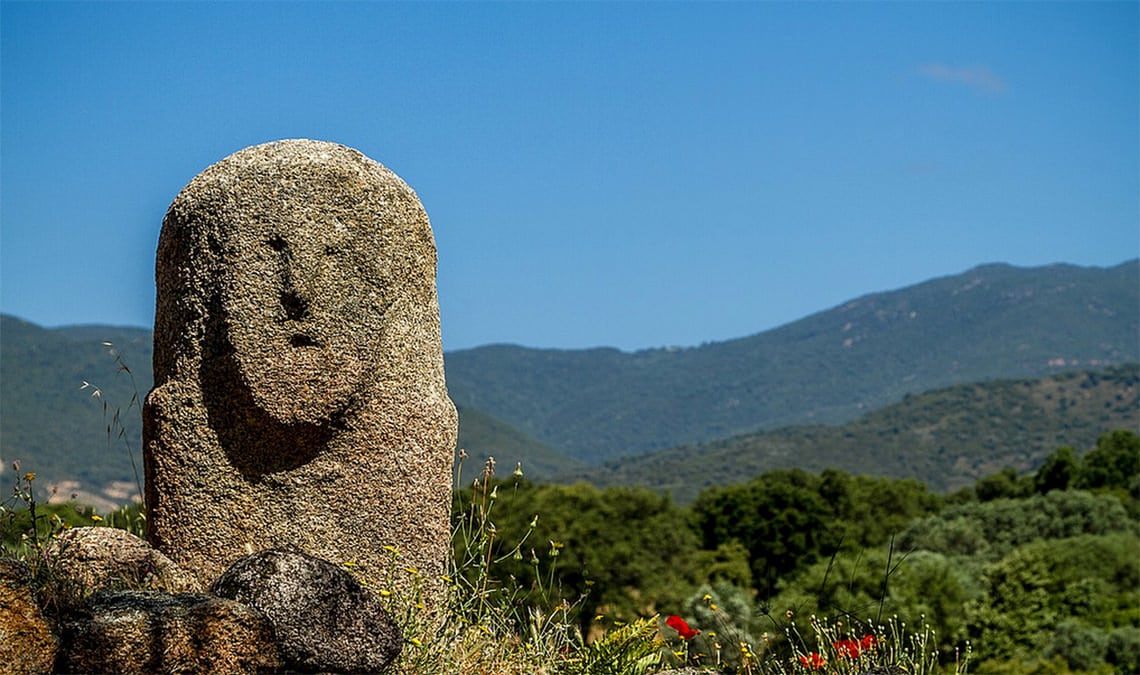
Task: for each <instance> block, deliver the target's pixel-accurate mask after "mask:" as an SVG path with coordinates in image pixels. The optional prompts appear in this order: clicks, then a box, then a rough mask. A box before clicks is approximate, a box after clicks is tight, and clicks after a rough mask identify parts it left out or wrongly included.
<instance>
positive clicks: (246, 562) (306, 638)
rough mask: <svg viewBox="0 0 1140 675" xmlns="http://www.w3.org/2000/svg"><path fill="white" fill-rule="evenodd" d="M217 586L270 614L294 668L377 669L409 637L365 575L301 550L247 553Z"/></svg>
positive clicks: (221, 592) (223, 594)
mask: <svg viewBox="0 0 1140 675" xmlns="http://www.w3.org/2000/svg"><path fill="white" fill-rule="evenodd" d="M212 591H213V592H214V594H216V595H218V596H220V597H225V598H230V599H233V600H236V601H238V602H241V603H243V604H247V605H249V606H250V607H253V608H255V609H257V610H259V611H261V612H262V613H264V614H265V616H267V617H268V618H269V621H270V622H271V623H272V624H273V628H274V631H275V633H276V636H277V646H278V649H279V651H280V654H281V656H282V658H283V659H284V660H285V664H286V667H287V668H289V669H291V670H298V671H302V672H337V673H359V672H377V671H380V670H383V669H384V668H385V667H387V666H388V664H390V663H391V662H392V661H393V660H394V659H395V658H396V657H397V656H398V655H399V653H400V649H401V647H402V644H403V637H402V635H401V633H400V628H399V626H397V625H396V622H395V621H394V620H393V619H392V617H391V615H390V614H388V612H387V611H386V610H385V609H384V608H383V607H381V606H380V603H379V601H378V600H377V599H376V597H375V596H374V595H372V593H370V592H369V591H368V590H366V589H365V588H364V587H363V586H361V584H360V582H358V581H357V580H356V579H355V578H353V577H352V575H350V574H349V573H348V572H345V571H344V570H342V569H340V568H338V567H337V566H336V565H333V564H332V563H330V562H327V561H324V560H320V559H318V558H314V557H312V556H309V555H305V554H302V553H294V552H289V551H263V552H260V553H255V554H253V555H251V556H248V557H245V558H242V559H241V560H239V561H237V562H236V563H234V565H233V566H232V567H230V569H228V570H226V572H225V573H224V574H223V575H222V576H221V577H220V578H219V579H218V580H217V581H216V582H214V585H213V588H212Z"/></svg>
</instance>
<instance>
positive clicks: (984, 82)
mask: <svg viewBox="0 0 1140 675" xmlns="http://www.w3.org/2000/svg"><path fill="white" fill-rule="evenodd" d="M915 70H916V71H917V72H918V74H919V75H922V76H923V77H929V78H930V79H932V80H941V81H943V82H954V83H957V84H961V85H965V86H967V87H969V88H971V89H973V90H974V91H978V92H982V93H986V94H1000V93H1002V92H1004V91H1005V90H1006V89H1007V88H1008V86H1007V85H1006V83H1005V80H1003V79H1001V77H999V76H998V75H997V74H995V73H994V72H993V71H992V70H990V69H989V68H986V67H985V66H969V67H965V68H956V67H954V66H947V65H945V64H942V63H927V64H924V65H921V66H919V67H918V68H916V69H915Z"/></svg>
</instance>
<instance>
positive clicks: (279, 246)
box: [266, 235, 288, 251]
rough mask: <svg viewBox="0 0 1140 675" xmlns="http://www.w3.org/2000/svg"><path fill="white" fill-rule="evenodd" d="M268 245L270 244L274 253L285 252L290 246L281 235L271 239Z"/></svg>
mask: <svg viewBox="0 0 1140 675" xmlns="http://www.w3.org/2000/svg"><path fill="white" fill-rule="evenodd" d="M266 243H268V244H269V248H271V249H273V250H274V251H284V250H285V247H286V246H288V244H287V243H286V242H285V240H284V239H283V238H282V237H281V236H280V235H277V236H274V237H271V238H270V239H269V241H268V242H266Z"/></svg>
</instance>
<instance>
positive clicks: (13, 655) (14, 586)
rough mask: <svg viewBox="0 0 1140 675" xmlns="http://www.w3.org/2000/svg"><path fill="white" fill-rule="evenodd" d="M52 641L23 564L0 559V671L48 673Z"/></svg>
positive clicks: (21, 674)
mask: <svg viewBox="0 0 1140 675" xmlns="http://www.w3.org/2000/svg"><path fill="white" fill-rule="evenodd" d="M55 653H56V641H55V638H54V637H53V636H52V633H51V628H50V627H49V626H48V623H47V621H45V620H44V616H43V612H41V611H40V607H39V605H38V604H36V598H35V593H34V592H33V588H32V575H31V572H30V571H29V570H28V567H27V565H25V564H24V563H22V562H20V561H18V560H14V559H12V558H0V671H2V672H4V673H11V674H12V675H34V674H37V673H50V672H51V669H52V664H53V663H54V662H55Z"/></svg>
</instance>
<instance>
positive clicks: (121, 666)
mask: <svg viewBox="0 0 1140 675" xmlns="http://www.w3.org/2000/svg"><path fill="white" fill-rule="evenodd" d="M280 667H281V660H280V658H279V657H278V655H277V647H276V643H275V642H274V639H273V628H272V626H270V624H269V621H268V620H267V619H266V618H265V616H264V615H263V614H261V613H260V612H258V611H256V610H254V609H252V608H250V607H247V606H245V605H242V604H240V603H237V602H234V601H232V600H226V599H223V598H216V597H213V596H210V595H204V594H190V593H184V594H178V595H169V594H166V593H160V592H156V591H105V592H99V593H96V594H95V595H92V596H91V597H90V598H88V599H87V602H86V604H85V605H84V606H83V607H82V608H81V609H79V610H76V611H75V612H73V613H72V614H70V615H69V616H67V617H66V618H65V619H64V621H63V627H62V644H61V646H60V655H59V661H58V662H57V672H62V673H120V674H123V675H128V674H135V673H137V674H139V675H144V674H146V675H152V674H161V673H218V674H219V675H221V674H227V675H228V674H231V673H251V674H252V673H257V672H264V671H266V670H272V669H277V668H280Z"/></svg>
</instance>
